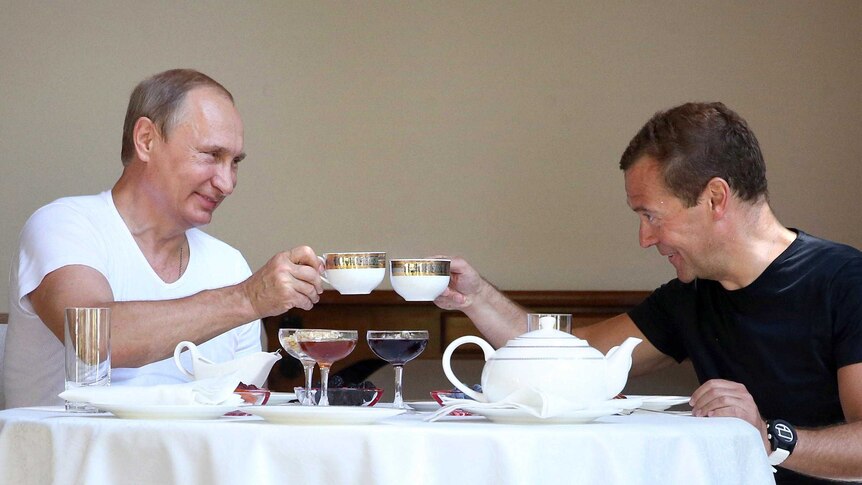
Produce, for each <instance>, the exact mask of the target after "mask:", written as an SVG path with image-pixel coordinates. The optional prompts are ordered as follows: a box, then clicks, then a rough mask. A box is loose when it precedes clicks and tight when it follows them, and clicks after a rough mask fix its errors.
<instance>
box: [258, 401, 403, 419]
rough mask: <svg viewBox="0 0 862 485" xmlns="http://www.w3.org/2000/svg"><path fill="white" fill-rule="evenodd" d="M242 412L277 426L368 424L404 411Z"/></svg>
mask: <svg viewBox="0 0 862 485" xmlns="http://www.w3.org/2000/svg"><path fill="white" fill-rule="evenodd" d="M242 410H243V411H244V412H247V413H249V414H254V415H255V416H260V417H261V418H263V419H265V420H266V421H269V422H272V423H279V424H369V423H374V422H377V421H380V420H381V419H386V418H390V417H392V416H397V415H399V414H401V413H403V412H405V410H404V409H393V408H376V407H365V406H298V405H287V406H249V407H246V408H243V409H242Z"/></svg>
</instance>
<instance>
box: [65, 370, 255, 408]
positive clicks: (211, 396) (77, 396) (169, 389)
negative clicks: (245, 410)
mask: <svg viewBox="0 0 862 485" xmlns="http://www.w3.org/2000/svg"><path fill="white" fill-rule="evenodd" d="M238 384H239V378H238V377H236V376H234V375H229V376H225V377H216V378H212V379H201V380H197V381H192V382H187V383H185V384H164V385H156V386H105V387H101V386H100V387H79V388H76V389H69V390H67V391H63V392H61V393H60V397H61V398H62V399H65V400H66V401H74V402H88V403H92V404H114V405H116V404H124V405H132V404H135V405H153V404H162V405H201V404H210V405H213V404H225V405H239V404H242V402H243V400H242V397H241V396H240V395H238V394H234V390H236V386H237V385H238Z"/></svg>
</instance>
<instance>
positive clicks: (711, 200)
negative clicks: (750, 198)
mask: <svg viewBox="0 0 862 485" xmlns="http://www.w3.org/2000/svg"><path fill="white" fill-rule="evenodd" d="M730 195H731V194H730V185H728V184H727V181H726V180H724V179H723V178H721V177H713V178H712V179H710V181H709V182H707V183H706V188H704V189H703V197H704V198H706V201H707V203H708V204H709V211H710V212H711V213H712V214H713V217H715V218H721V217H723V216H724V214H725V212H726V211H727V206H728V203H729V202H730Z"/></svg>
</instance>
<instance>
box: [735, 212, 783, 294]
mask: <svg viewBox="0 0 862 485" xmlns="http://www.w3.org/2000/svg"><path fill="white" fill-rule="evenodd" d="M796 236H797V234H796V233H795V232H793V231H791V230H790V229H787V228H786V227H784V226H783V225H782V224H781V222H779V221H778V219H777V218H776V217H775V215H774V214H773V213H772V210H771V209H770V208H769V205H768V204H766V203H762V204H758V205H755V206H753V207H751V212H750V213H749V214H747V216H746V218H745V220H743V221H741V223H740V224H738V225H737V226H736V227H734V228H733V229H732V234H731V237H729V238H727V239H728V240H727V242H726V244H725V251H724V257H725V267H726V272H725V274H724V275H723V276H722V277H721V278H719V282H720V283H721V285H722V286H723V287H724V288H726V289H728V290H737V289H739V288H744V287H746V286H748V285H750V284H751V283H753V282H754V280H756V279H757V278H758V277H759V276H760V275H761V274H763V272H764V271H766V268H768V267H769V265H771V264H772V262H773V261H775V260H776V259H778V257H779V256H781V254H782V253H783V252H784V251H785V250H787V248H788V247H789V246H790V245H791V244H792V243H793V241H794V240H795V239H796Z"/></svg>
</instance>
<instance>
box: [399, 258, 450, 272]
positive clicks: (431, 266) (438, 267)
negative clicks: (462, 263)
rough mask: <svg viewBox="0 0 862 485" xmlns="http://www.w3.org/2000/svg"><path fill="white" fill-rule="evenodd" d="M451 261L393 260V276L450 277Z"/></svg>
mask: <svg viewBox="0 0 862 485" xmlns="http://www.w3.org/2000/svg"><path fill="white" fill-rule="evenodd" d="M449 263H451V260H449V259H393V260H390V261H389V264H390V268H389V270H390V273H391V275H392V276H449Z"/></svg>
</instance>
